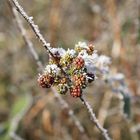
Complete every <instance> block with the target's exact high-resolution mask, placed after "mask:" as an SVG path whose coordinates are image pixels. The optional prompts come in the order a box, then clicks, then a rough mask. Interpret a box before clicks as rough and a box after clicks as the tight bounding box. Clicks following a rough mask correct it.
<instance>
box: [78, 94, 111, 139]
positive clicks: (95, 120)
mask: <svg viewBox="0 0 140 140" xmlns="http://www.w3.org/2000/svg"><path fill="white" fill-rule="evenodd" d="M80 99H81V101H82V103H83V104H84V105H85V106H86V109H87V110H88V112H89V114H90V115H91V120H92V121H93V123H94V124H95V125H96V127H97V128H98V129H99V130H100V132H101V133H102V135H103V136H104V138H105V139H106V140H111V138H110V137H109V135H108V132H107V130H106V129H105V128H103V127H102V126H101V125H100V123H99V121H98V119H97V118H96V115H95V113H94V112H93V109H92V107H91V105H90V104H89V103H88V101H86V99H85V98H84V97H83V96H82V97H80Z"/></svg>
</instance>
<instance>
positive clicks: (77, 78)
mask: <svg viewBox="0 0 140 140" xmlns="http://www.w3.org/2000/svg"><path fill="white" fill-rule="evenodd" d="M72 79H73V83H74V85H75V86H84V87H85V85H86V76H85V75H83V74H79V75H74V76H73V78H72Z"/></svg>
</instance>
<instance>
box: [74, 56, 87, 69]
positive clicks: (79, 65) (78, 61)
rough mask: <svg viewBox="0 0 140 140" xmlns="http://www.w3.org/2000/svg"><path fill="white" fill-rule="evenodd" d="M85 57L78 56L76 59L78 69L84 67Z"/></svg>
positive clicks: (75, 63)
mask: <svg viewBox="0 0 140 140" xmlns="http://www.w3.org/2000/svg"><path fill="white" fill-rule="evenodd" d="M84 64H85V62H84V59H83V58H82V57H77V58H75V59H74V66H75V67H76V69H81V68H82V67H84Z"/></svg>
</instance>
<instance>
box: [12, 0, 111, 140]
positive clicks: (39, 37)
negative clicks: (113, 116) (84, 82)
mask: <svg viewBox="0 0 140 140" xmlns="http://www.w3.org/2000/svg"><path fill="white" fill-rule="evenodd" d="M10 1H12V2H13V4H14V5H15V7H16V8H17V11H18V12H19V13H20V14H21V15H22V16H23V17H24V18H25V20H26V21H27V22H28V23H29V24H30V26H31V28H32V29H33V31H34V32H35V34H36V36H37V37H38V39H39V40H40V41H41V43H42V45H43V46H44V47H45V48H46V49H47V51H48V53H49V54H50V55H51V56H52V57H53V58H55V57H54V55H53V54H52V53H51V51H50V49H49V46H48V43H47V42H46V41H45V39H44V37H43V36H42V34H41V33H40V30H39V28H38V26H37V25H36V24H35V23H34V21H33V18H32V17H29V16H28V15H27V14H26V12H25V11H24V10H23V8H22V7H21V6H20V4H19V3H18V1H17V0H10ZM58 66H59V67H60V65H59V64H58ZM60 68H61V67H60ZM61 71H62V72H63V73H64V74H65V75H66V76H67V73H66V72H65V71H64V70H63V69H62V68H61ZM80 99H81V101H82V102H83V104H84V105H85V107H86V108H87V110H88V111H89V113H90V115H91V118H92V121H93V122H94V123H95V125H96V126H97V128H98V129H99V130H100V131H101V133H102V135H103V136H104V138H105V139H106V140H111V138H109V136H108V133H107V130H106V129H104V128H103V127H102V126H101V125H100V124H99V122H98V120H97V118H96V116H95V114H94V112H93V110H92V108H91V106H90V105H89V103H88V102H87V101H86V100H85V99H84V98H83V97H80Z"/></svg>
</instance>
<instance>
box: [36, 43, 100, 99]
mask: <svg viewBox="0 0 140 140" xmlns="http://www.w3.org/2000/svg"><path fill="white" fill-rule="evenodd" d="M50 51H51V52H52V54H53V55H54V57H51V56H50V60H49V65H47V66H46V68H45V70H44V71H43V73H42V74H39V77H38V83H39V85H40V86H41V87H42V88H50V87H51V86H56V87H57V90H58V92H59V93H60V94H66V93H67V92H68V91H69V92H70V95H71V96H73V97H80V96H81V95H82V93H83V89H84V88H86V87H87V85H88V83H91V82H92V81H94V79H95V73H94V69H95V62H96V59H97V57H98V55H97V53H96V51H94V46H93V45H92V44H86V43H85V42H79V43H78V44H76V45H75V48H74V49H68V50H67V51H65V50H64V49H62V48H58V49H56V48H50ZM62 70H63V71H65V73H64V72H62Z"/></svg>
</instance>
